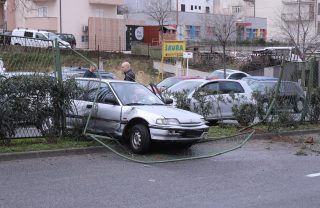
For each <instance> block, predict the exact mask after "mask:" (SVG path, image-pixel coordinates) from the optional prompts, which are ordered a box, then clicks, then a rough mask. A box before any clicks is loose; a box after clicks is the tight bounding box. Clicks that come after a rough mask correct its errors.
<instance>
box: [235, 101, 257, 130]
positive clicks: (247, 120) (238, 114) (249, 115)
mask: <svg viewBox="0 0 320 208" xmlns="http://www.w3.org/2000/svg"><path fill="white" fill-rule="evenodd" d="M256 111H257V107H256V106H255V105H253V104H251V103H241V104H235V105H233V106H232V112H233V115H234V117H235V119H236V120H237V121H238V123H239V124H240V125H241V126H249V125H250V124H251V123H252V122H253V121H254V119H255V117H256Z"/></svg>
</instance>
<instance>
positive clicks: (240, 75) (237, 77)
mask: <svg viewBox="0 0 320 208" xmlns="http://www.w3.org/2000/svg"><path fill="white" fill-rule="evenodd" d="M246 76H247V75H245V74H244V73H235V74H232V75H230V77H229V79H235V80H240V79H242V78H243V77H246Z"/></svg>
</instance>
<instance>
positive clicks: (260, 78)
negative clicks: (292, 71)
mask: <svg viewBox="0 0 320 208" xmlns="http://www.w3.org/2000/svg"><path fill="white" fill-rule="evenodd" d="M246 79H253V80H257V81H259V80H261V81H263V80H278V78H276V77H267V76H249V77H243V78H242V80H246Z"/></svg>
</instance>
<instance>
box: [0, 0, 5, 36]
mask: <svg viewBox="0 0 320 208" xmlns="http://www.w3.org/2000/svg"><path fill="white" fill-rule="evenodd" d="M5 2H6V1H5V0H0V31H1V30H4V29H5V15H4V4H5Z"/></svg>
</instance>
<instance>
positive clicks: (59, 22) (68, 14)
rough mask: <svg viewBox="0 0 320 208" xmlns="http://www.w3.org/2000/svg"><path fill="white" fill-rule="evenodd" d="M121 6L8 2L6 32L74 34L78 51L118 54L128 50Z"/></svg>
mask: <svg viewBox="0 0 320 208" xmlns="http://www.w3.org/2000/svg"><path fill="white" fill-rule="evenodd" d="M60 3H61V4H60ZM121 5H123V0H60V1H59V0H20V1H16V0H7V12H6V15H7V29H8V30H13V29H14V28H29V29H37V30H47V31H52V32H59V33H71V34H73V35H74V36H75V37H76V41H77V48H89V49H97V48H98V47H99V49H101V50H110V51H119V50H123V49H124V48H125V35H124V34H125V27H124V25H125V22H124V18H123V15H118V12H117V11H118V6H121Z"/></svg>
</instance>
